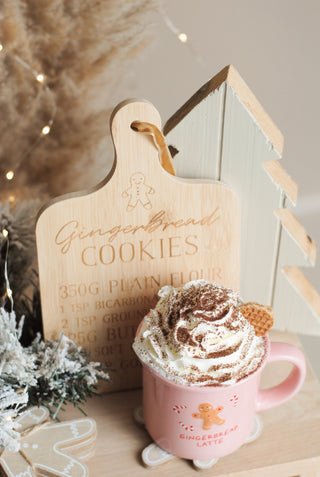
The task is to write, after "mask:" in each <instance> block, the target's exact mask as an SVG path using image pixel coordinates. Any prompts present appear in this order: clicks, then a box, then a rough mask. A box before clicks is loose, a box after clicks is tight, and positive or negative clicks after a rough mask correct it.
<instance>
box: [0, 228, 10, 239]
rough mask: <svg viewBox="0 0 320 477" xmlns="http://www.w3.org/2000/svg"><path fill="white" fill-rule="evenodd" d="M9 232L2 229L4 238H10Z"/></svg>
mask: <svg viewBox="0 0 320 477" xmlns="http://www.w3.org/2000/svg"><path fill="white" fill-rule="evenodd" d="M8 234H9V232H8V230H7V229H2V235H3V236H4V238H7V237H8Z"/></svg>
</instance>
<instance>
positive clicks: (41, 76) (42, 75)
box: [36, 73, 44, 83]
mask: <svg viewBox="0 0 320 477" xmlns="http://www.w3.org/2000/svg"><path fill="white" fill-rule="evenodd" d="M36 80H37V81H39V83H43V82H44V74H42V73H39V74H38V75H37V76H36Z"/></svg>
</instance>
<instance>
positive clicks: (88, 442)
mask: <svg viewBox="0 0 320 477" xmlns="http://www.w3.org/2000/svg"><path fill="white" fill-rule="evenodd" d="M48 418H49V412H48V410H47V409H46V408H44V407H38V408H37V407H34V408H30V409H29V410H27V411H26V412H24V413H23V414H22V415H21V416H19V418H18V419H17V422H18V423H19V424H20V427H19V432H20V433H21V435H22V437H21V449H20V452H19V453H12V452H9V451H7V450H4V452H3V453H2V455H1V458H0V467H1V469H2V470H3V471H4V472H5V475H7V476H8V477H36V476H41V477H86V476H88V475H89V474H88V469H87V467H86V466H85V465H84V464H83V461H86V460H88V459H89V458H90V457H92V455H93V454H94V445H95V441H96V437H97V431H96V423H95V421H94V420H93V419H89V418H84V419H76V420H74V421H66V422H62V423H57V422H47V423H46V421H47V419H48Z"/></svg>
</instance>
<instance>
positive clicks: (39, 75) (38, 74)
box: [0, 43, 57, 198]
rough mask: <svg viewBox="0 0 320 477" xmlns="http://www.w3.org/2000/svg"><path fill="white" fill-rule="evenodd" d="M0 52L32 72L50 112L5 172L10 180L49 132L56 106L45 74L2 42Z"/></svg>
mask: <svg viewBox="0 0 320 477" xmlns="http://www.w3.org/2000/svg"><path fill="white" fill-rule="evenodd" d="M0 54H2V55H3V54H5V55H7V56H10V58H12V59H13V60H14V61H16V62H17V63H19V64H20V65H21V66H22V67H23V68H24V69H25V70H27V71H28V72H29V73H30V74H32V76H33V77H34V79H35V81H36V82H37V83H39V85H40V87H41V88H43V89H44V91H45V92H46V93H47V94H48V96H49V98H50V101H51V112H50V118H49V120H48V121H47V122H46V123H45V124H44V125H43V126H42V128H41V130H40V132H39V134H38V136H37V137H36V139H35V140H34V141H33V143H32V144H31V145H30V146H29V147H28V148H27V149H26V151H24V153H23V154H22V155H21V156H20V157H19V158H18V160H17V161H15V162H14V164H13V165H12V169H11V170H8V171H7V172H6V173H5V178H6V180H8V181H12V180H13V179H14V177H15V174H16V172H17V171H18V170H19V167H20V166H21V164H22V163H23V162H24V160H25V159H26V158H27V157H28V156H29V155H30V153H31V152H32V151H33V150H34V149H35V148H36V147H37V146H38V144H39V143H40V142H41V141H42V140H43V139H44V138H45V137H46V136H47V135H48V134H49V133H50V131H51V128H52V125H53V123H54V120H55V116H56V111H57V108H56V103H55V100H54V95H53V92H52V90H51V89H50V87H49V86H48V84H47V81H46V80H47V78H46V75H45V74H44V73H43V72H42V71H37V70H36V69H34V68H33V67H32V66H31V65H29V64H28V63H27V62H25V61H24V60H23V59H22V58H20V56H18V55H17V54H15V53H11V52H10V51H7V50H6V48H5V47H4V45H3V43H0ZM11 198H12V197H11Z"/></svg>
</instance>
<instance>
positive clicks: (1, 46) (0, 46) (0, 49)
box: [0, 43, 3, 51]
mask: <svg viewBox="0 0 320 477" xmlns="http://www.w3.org/2000/svg"><path fill="white" fill-rule="evenodd" d="M2 50H3V44H2V43H0V51H2Z"/></svg>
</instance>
